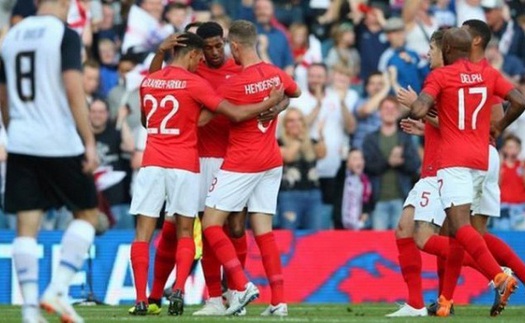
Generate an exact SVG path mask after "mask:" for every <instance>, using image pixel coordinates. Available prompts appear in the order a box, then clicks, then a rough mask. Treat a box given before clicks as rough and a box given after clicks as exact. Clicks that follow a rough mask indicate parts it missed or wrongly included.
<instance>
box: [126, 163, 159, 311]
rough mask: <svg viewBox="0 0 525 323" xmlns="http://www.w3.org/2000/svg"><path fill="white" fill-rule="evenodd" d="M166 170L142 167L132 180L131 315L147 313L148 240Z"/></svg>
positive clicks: (155, 220) (155, 218) (156, 217)
mask: <svg viewBox="0 0 525 323" xmlns="http://www.w3.org/2000/svg"><path fill="white" fill-rule="evenodd" d="M165 177H166V169H164V168H161V167H151V166H150V167H143V168H141V169H140V170H139V173H138V174H137V178H136V180H135V189H134V192H133V197H132V200H131V207H130V214H136V215H137V226H136V228H135V239H134V241H133V242H132V244H131V254H130V257H131V267H132V269H133V278H134V283H135V292H136V302H135V303H136V305H135V310H134V311H129V313H130V314H132V315H146V314H148V304H149V303H148V298H147V296H146V288H147V283H148V271H149V249H150V248H149V243H150V241H151V238H152V236H153V233H154V231H155V228H156V225H157V219H158V217H159V216H160V212H161V210H162V206H163V204H164V202H165V199H166V180H165Z"/></svg>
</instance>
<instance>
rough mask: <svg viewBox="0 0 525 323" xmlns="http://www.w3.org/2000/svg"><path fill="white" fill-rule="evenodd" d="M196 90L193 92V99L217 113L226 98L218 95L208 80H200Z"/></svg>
mask: <svg viewBox="0 0 525 323" xmlns="http://www.w3.org/2000/svg"><path fill="white" fill-rule="evenodd" d="M195 83H196V89H195V90H193V91H192V93H193V94H195V95H194V96H193V98H194V99H195V100H196V101H197V102H199V103H200V104H202V105H203V106H204V107H205V108H206V109H208V110H210V111H212V112H215V110H217V108H218V107H219V104H220V103H221V102H222V101H224V98H223V97H222V96H220V95H218V94H217V92H216V91H215V90H214V89H213V87H212V86H211V85H210V83H208V82H207V81H206V80H204V79H202V78H200V80H197V81H196V82H195Z"/></svg>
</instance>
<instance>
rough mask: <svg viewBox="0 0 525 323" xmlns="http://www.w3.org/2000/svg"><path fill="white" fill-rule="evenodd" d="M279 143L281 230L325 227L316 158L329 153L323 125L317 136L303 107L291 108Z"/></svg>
mask: <svg viewBox="0 0 525 323" xmlns="http://www.w3.org/2000/svg"><path fill="white" fill-rule="evenodd" d="M282 122H283V123H282V129H281V134H280V136H279V140H278V142H279V146H280V147H281V154H282V156H283V162H284V167H283V177H282V182H281V188H280V191H279V202H278V204H279V223H280V227H281V228H282V229H288V230H295V229H309V230H319V229H321V228H323V221H322V220H323V219H322V218H321V215H322V212H323V201H322V198H321V190H320V189H319V176H318V174H317V169H316V161H317V160H318V159H320V158H323V157H325V155H326V146H325V143H324V138H323V129H322V124H320V125H319V128H318V132H319V133H318V135H317V136H316V137H317V139H312V138H311V137H310V131H309V129H308V126H307V125H306V120H305V118H304V115H303V114H302V113H301V110H299V109H297V108H288V109H287V110H286V113H285V115H284V117H283V121H282Z"/></svg>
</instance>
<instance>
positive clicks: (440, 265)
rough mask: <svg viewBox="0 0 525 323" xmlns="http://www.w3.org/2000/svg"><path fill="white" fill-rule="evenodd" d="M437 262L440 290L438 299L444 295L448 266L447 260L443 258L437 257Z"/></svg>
mask: <svg viewBox="0 0 525 323" xmlns="http://www.w3.org/2000/svg"><path fill="white" fill-rule="evenodd" d="M436 260H437V273H438V279H439V289H438V298H439V296H440V295H441V293H443V281H444V280H445V266H446V265H447V264H446V263H447V260H446V259H443V258H441V257H436Z"/></svg>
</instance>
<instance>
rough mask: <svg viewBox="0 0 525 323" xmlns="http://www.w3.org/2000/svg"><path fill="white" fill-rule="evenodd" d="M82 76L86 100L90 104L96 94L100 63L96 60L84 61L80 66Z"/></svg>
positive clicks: (98, 83)
mask: <svg viewBox="0 0 525 323" xmlns="http://www.w3.org/2000/svg"><path fill="white" fill-rule="evenodd" d="M82 76H83V83H84V92H85V93H86V100H87V103H88V104H91V102H93V100H94V99H95V98H96V97H97V96H98V88H99V85H100V65H99V64H98V62H97V61H94V60H90V61H86V62H85V63H84V65H83V68H82Z"/></svg>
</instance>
